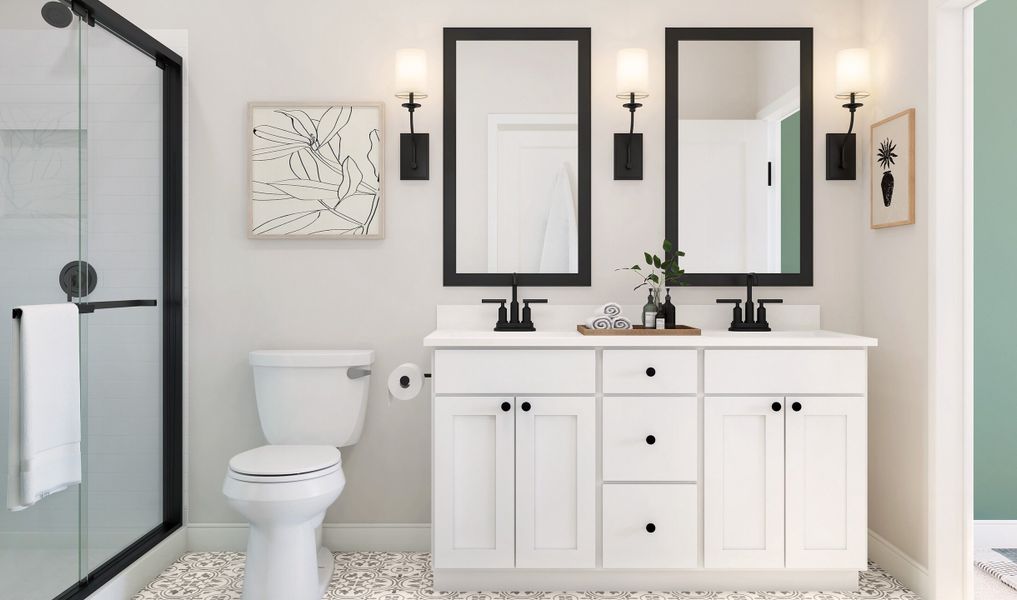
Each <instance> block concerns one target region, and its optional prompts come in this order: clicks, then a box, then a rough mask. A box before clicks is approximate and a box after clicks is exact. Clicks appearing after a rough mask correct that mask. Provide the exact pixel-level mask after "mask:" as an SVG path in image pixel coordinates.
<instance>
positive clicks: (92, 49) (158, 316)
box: [81, 27, 163, 573]
mask: <svg viewBox="0 0 1017 600" xmlns="http://www.w3.org/2000/svg"><path fill="white" fill-rule="evenodd" d="M82 47H83V53H82V54H83V60H82V65H83V71H82V73H83V81H84V86H83V87H82V90H83V98H82V99H83V104H82V106H83V111H82V115H83V117H82V120H83V123H84V128H85V129H86V130H87V139H86V140H85V142H84V144H83V149H84V153H85V155H86V156H87V157H88V163H87V167H86V172H87V178H86V184H85V192H86V193H85V197H86V202H85V210H84V211H83V213H82V220H81V223H82V232H83V233H82V235H81V240H82V259H83V260H85V261H87V263H88V264H89V265H91V266H92V268H94V269H95V273H96V277H95V280H94V282H92V283H94V285H95V289H94V290H92V291H91V292H90V293H89V294H88V295H87V296H86V299H87V301H88V302H92V303H102V302H109V301H114V302H116V301H122V300H135V299H159V303H158V305H156V306H135V307H119V308H111V309H102V310H96V311H95V312H94V313H91V314H86V315H83V316H82V323H83V332H84V333H85V338H84V341H83V350H84V351H83V353H82V354H83V356H84V357H85V359H84V362H83V365H82V372H83V374H84V380H85V383H84V392H85V393H84V396H83V399H84V405H85V406H84V416H83V426H84V439H85V448H84V455H85V472H86V477H85V483H84V488H83V497H82V504H83V521H82V552H83V557H82V559H83V562H84V569H85V572H86V573H87V572H90V571H92V570H94V569H96V568H97V567H99V566H100V565H101V564H103V563H104V562H106V561H107V560H109V559H110V558H112V557H113V556H114V555H116V554H117V553H118V552H120V551H121V550H123V549H124V548H126V547H127V546H129V545H130V544H132V543H134V542H135V541H136V540H138V539H139V538H141V537H142V536H143V535H145V534H146V533H148V532H149V531H151V530H152V529H154V528H155V527H157V526H158V525H160V524H161V523H162V521H163V486H162V482H163V462H162V460H163V457H162V448H163V439H162V428H163V397H162V391H163V380H162V375H163V371H162V367H163V357H162V326H163V312H162V311H163V308H162V304H163V303H162V301H161V298H162V285H163V280H162V274H163V237H162V235H163V229H162V227H163V202H162V201H163V194H162V190H163V187H162V143H163V135H162V122H163V114H162V97H163V85H162V81H163V72H162V70H161V69H159V68H158V67H157V66H156V63H155V61H154V60H152V58H151V57H149V56H147V55H145V54H142V53H141V52H139V51H138V50H137V49H136V48H135V47H133V46H131V45H129V44H127V43H126V42H124V41H123V40H122V39H120V38H119V37H117V36H114V35H113V34H111V33H110V32H108V31H107V30H105V29H102V28H100V27H90V28H87V31H86V35H85V36H84V37H83V44H82Z"/></svg>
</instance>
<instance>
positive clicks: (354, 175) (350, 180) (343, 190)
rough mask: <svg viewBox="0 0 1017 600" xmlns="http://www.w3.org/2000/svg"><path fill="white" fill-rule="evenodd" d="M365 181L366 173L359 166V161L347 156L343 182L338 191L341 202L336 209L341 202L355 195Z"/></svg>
mask: <svg viewBox="0 0 1017 600" xmlns="http://www.w3.org/2000/svg"><path fill="white" fill-rule="evenodd" d="M363 180H364V173H363V171H361V170H360V167H359V166H358V165H357V161H355V160H353V157H352V156H347V157H346V160H344V161H343V181H342V183H340V184H339V189H338V190H337V194H338V196H339V201H338V202H336V204H335V205H336V207H338V206H339V203H340V202H342V201H343V200H345V199H346V198H348V197H349V196H351V195H353V194H355V193H356V192H357V188H358V187H360V183H361V182H362V181H363Z"/></svg>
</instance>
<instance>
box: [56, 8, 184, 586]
mask: <svg viewBox="0 0 1017 600" xmlns="http://www.w3.org/2000/svg"><path fill="white" fill-rule="evenodd" d="M64 1H65V2H67V4H68V5H69V6H70V7H71V10H72V11H73V12H74V13H75V14H76V15H77V16H78V17H80V18H81V19H82V21H83V22H84V23H85V24H87V25H89V26H93V27H95V26H98V27H101V28H103V29H105V30H106V31H108V32H110V33H112V34H113V35H115V36H117V37H118V38H120V39H122V40H123V41H125V42H127V43H128V44H130V45H131V46H133V47H135V48H136V49H137V50H138V51H139V52H142V53H144V54H146V55H148V56H149V57H151V58H152V60H153V61H154V62H155V65H156V67H158V68H159V69H162V73H163V75H162V116H163V122H162V140H163V146H162V182H163V189H162V202H163V227H162V233H163V236H162V239H163V265H162V269H163V271H162V273H163V277H162V302H161V304H162V314H163V322H162V330H163V336H162V340H163V341H162V360H163V365H162V382H163V383H162V386H163V387H162V403H163V408H162V426H163V430H162V443H163V448H162V475H163V477H162V489H163V498H162V523H160V524H159V525H158V526H156V527H155V528H154V529H152V530H151V531H149V532H148V533H146V534H145V535H143V536H141V537H140V538H138V539H137V540H136V541H135V542H134V543H132V544H131V545H130V546H128V547H126V548H124V549H123V550H121V551H120V552H119V553H118V554H116V555H115V556H114V557H113V558H111V559H109V560H108V561H106V562H105V563H103V564H101V565H99V566H98V567H96V568H95V569H94V570H93V571H91V572H90V573H88V574H87V575H85V576H84V577H83V578H82V579H81V580H79V581H78V582H77V583H76V584H75V585H73V586H72V587H71V588H69V589H68V590H66V591H65V592H63V593H62V594H60V595H59V596H57V598H55V599H54V600H82V599H84V598H87V597H88V596H89V595H91V594H92V593H93V592H95V591H96V590H98V589H99V588H100V587H102V586H103V585H105V584H106V583H107V582H109V581H110V580H111V579H113V578H114V577H115V576H116V575H117V574H119V573H120V572H121V571H123V570H124V569H126V568H127V567H128V566H130V565H131V564H132V563H133V562H134V561H136V560H138V559H139V558H141V557H142V556H144V555H145V553H147V552H148V551H149V550H151V549H152V548H154V547H155V546H157V545H158V544H159V543H160V542H162V541H163V540H165V539H166V538H168V537H169V536H170V535H171V534H172V533H173V532H175V531H176V530H177V529H179V528H180V527H181V525H182V524H183V503H184V497H183V484H184V481H183V472H184V468H183V467H184V465H183V463H184V455H183V425H184V421H183V335H184V332H183V178H184V166H183V154H184V122H183V104H184V96H183V59H182V58H181V57H180V55H179V54H177V53H176V52H174V51H173V50H170V49H169V48H167V47H166V46H165V45H164V44H162V43H161V42H159V41H158V40H156V39H155V38H154V37H152V36H150V35H148V34H147V33H145V32H144V31H142V30H141V29H140V28H139V27H138V26H137V25H135V24H133V23H131V22H130V21H128V20H127V19H125V18H124V17H122V16H121V15H119V14H118V13H117V12H116V11H114V10H113V9H111V8H109V7H108V6H106V5H105V4H103V3H102V2H98V1H97V0H64Z"/></svg>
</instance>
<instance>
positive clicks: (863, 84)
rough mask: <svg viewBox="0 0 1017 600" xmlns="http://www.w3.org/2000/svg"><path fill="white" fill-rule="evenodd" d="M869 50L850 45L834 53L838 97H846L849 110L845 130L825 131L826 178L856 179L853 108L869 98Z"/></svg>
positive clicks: (846, 106)
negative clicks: (848, 47) (849, 117)
mask: <svg viewBox="0 0 1017 600" xmlns="http://www.w3.org/2000/svg"><path fill="white" fill-rule="evenodd" d="M870 89H871V81H870V76H869V51H868V50H866V49H865V48H851V49H848V50H841V51H840V52H838V53H837V98H841V99H844V100H847V101H848V102H847V104H844V105H843V106H844V108H846V109H848V111H850V112H851V124H850V125H848V130H847V133H828V134H826V179H827V180H853V179H855V178H856V166H857V164H856V163H857V161H856V160H855V157H856V143H855V134H854V133H851V131H852V130H853V129H854V127H855V111H856V110H858V109H859V108H861V107H862V103H861V102H859V100H861V99H862V98H868V97H869V90H870Z"/></svg>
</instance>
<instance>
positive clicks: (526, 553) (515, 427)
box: [433, 351, 597, 568]
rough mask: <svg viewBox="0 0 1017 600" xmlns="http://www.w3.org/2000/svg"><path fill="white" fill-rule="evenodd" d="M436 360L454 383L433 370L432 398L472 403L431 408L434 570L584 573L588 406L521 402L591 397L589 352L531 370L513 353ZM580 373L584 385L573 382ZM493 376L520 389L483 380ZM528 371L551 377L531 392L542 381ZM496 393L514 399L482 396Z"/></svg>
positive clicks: (592, 464)
mask: <svg viewBox="0 0 1017 600" xmlns="http://www.w3.org/2000/svg"><path fill="white" fill-rule="evenodd" d="M444 352H445V351H439V352H438V353H436V357H435V362H436V365H445V366H446V368H448V369H449V373H453V374H456V375H458V377H457V379H456V380H455V381H453V382H449V381H448V380H447V379H446V378H447V377H449V375H447V374H445V373H442V372H441V371H440V370H438V369H436V374H435V377H434V378H435V380H436V381H435V388H436V389H443V388H444V389H454V390H460V389H462V390H469V391H470V393H471V394H476V395H464V396H459V395H448V396H436V399H435V404H434V428H433V431H434V469H433V473H434V475H433V477H434V531H433V536H434V556H433V561H434V565H435V567H436V568H439V567H442V568H504V567H517V568H591V567H594V566H595V564H596V537H595V534H596V522H595V520H596V483H597V482H596V399H595V398H594V396H593V395H592V394H590V395H568V396H541V395H524V394H527V392H536V391H538V390H545V391H546V390H550V391H551V392H555V391H565V392H575V391H580V392H581V391H590V392H592V391H593V386H592V373H593V371H592V368H593V367H594V364H595V363H594V360H595V356H594V353H593V351H583V352H578V353H564V354H561V355H560V356H559V355H558V353H551V354H550V355H546V356H543V357H542V358H543V359H544V360H542V361H536V362H535V361H533V360H532V358H533V356H532V355H531V354H528V353H524V352H518V351H496V352H493V353H491V354H486V353H485V351H474V352H468V353H465V354H464V353H460V352H457V351H452V353H451V354H448V355H446V354H444ZM538 356H539V353H538ZM478 357H479V358H480V360H478ZM464 363H465V364H464ZM584 366H588V367H589V368H590V373H589V374H588V376H587V378H586V380H580V379H578V378H574V376H576V375H579V376H581V375H582V370H583V368H584ZM493 369H499V370H500V369H504V371H502V372H509V373H517V374H518V375H519V377H520V379H518V380H516V381H513V380H511V379H506V380H498V379H496V378H491V379H488V378H485V377H484V373H485V371H491V370H493ZM531 369H537V370H539V371H542V372H544V373H549V372H552V371H557V372H560V373H561V377H560V378H559V379H560V380H559V381H556V382H553V383H551V384H545V383H541V382H542V381H545V380H546V379H547V376H546V375H545V376H544V377H543V378H541V377H536V378H534V377H529V378H527V377H525V372H526V371H528V370H531ZM463 374H466V375H463ZM531 375H532V373H531ZM563 382H564V383H563ZM505 386H509V387H513V388H515V389H518V390H520V392H519V393H517V394H515V395H502V394H500V393H495V394H493V395H484V394H485V392H489V391H497V390H506V389H508V387H505ZM587 386H589V388H587Z"/></svg>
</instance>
